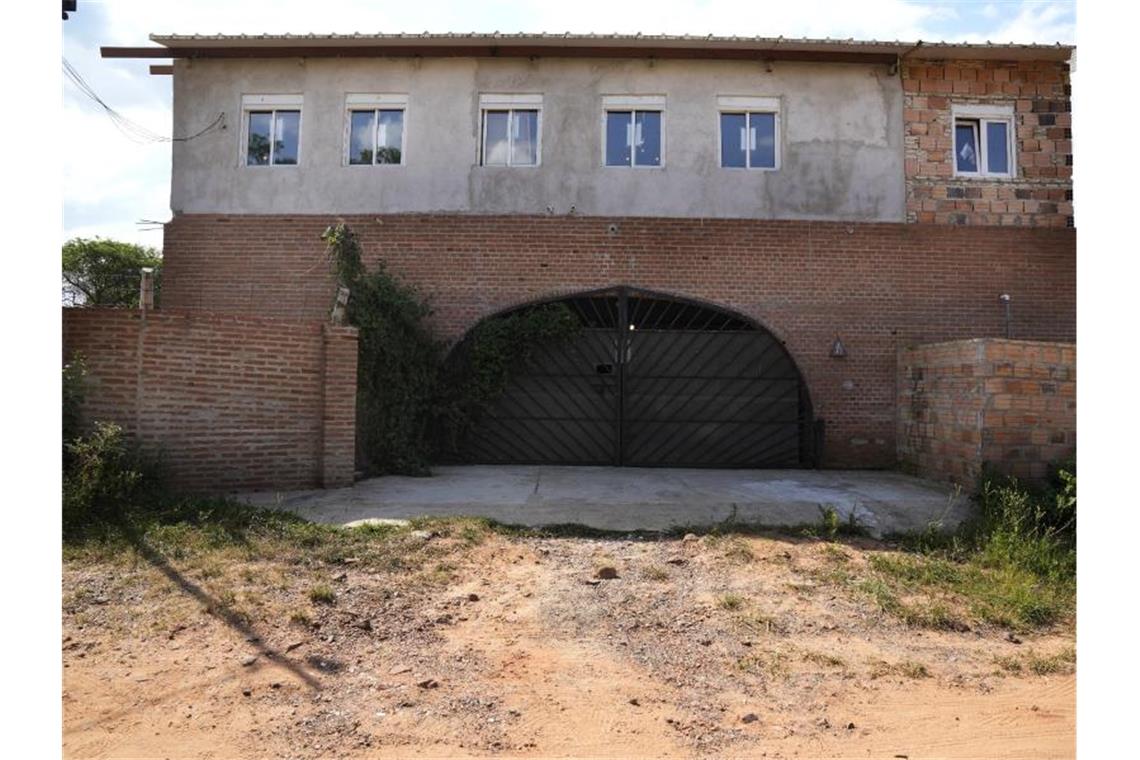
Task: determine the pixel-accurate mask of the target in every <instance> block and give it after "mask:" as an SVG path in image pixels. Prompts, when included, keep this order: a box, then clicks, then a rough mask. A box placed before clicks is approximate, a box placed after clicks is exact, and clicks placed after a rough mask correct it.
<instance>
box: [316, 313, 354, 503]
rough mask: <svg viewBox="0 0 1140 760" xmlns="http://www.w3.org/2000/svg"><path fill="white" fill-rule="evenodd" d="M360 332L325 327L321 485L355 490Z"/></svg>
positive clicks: (350, 328)
mask: <svg viewBox="0 0 1140 760" xmlns="http://www.w3.org/2000/svg"><path fill="white" fill-rule="evenodd" d="M356 352H357V329H356V328H355V327H341V326H337V325H328V324H326V325H325V326H324V356H325V361H324V377H323V387H324V411H323V415H322V433H323V436H322V444H321V446H322V448H321V485H323V486H324V487H325V488H343V487H345V486H351V485H352V480H353V473H354V471H355V469H356V467H355V464H356V462H355V460H356Z"/></svg>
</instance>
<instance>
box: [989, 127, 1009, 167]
mask: <svg viewBox="0 0 1140 760" xmlns="http://www.w3.org/2000/svg"><path fill="white" fill-rule="evenodd" d="M1007 129H1008V125H1007V124H1006V123H1005V122H1003V121H987V122H986V163H987V164H988V166H987V167H986V170H987V171H989V172H992V173H994V174H1009V139H1008V137H1007V134H1008V133H1007Z"/></svg>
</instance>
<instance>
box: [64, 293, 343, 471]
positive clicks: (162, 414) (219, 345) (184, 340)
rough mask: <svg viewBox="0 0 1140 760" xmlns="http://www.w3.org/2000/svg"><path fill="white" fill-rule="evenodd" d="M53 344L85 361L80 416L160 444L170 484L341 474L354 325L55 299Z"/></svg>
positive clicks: (155, 447)
mask: <svg viewBox="0 0 1140 760" xmlns="http://www.w3.org/2000/svg"><path fill="white" fill-rule="evenodd" d="M63 346H64V352H65V356H67V357H70V356H73V355H76V354H80V355H82V356H83V358H84V361H85V362H86V365H87V369H88V376H87V382H86V399H85V402H84V407H83V417H84V419H85V420H86V421H87V422H93V421H95V420H105V421H113V422H117V423H119V424H120V425H122V426H123V427H124V429H125V430H126V431H127V432H128V433H129V434H130V435H131V436H132V437H133V438H134V439H135V440H137V441H139V442H140V444H141V445H142V446H143V447H144V448H145V449H148V450H151V451H158V452H161V454H162V457H163V461H164V463H165V467H166V469H167V470H168V473H169V476H170V479H171V485H172V486H173V487H175V488H178V489H184V490H189V491H226V490H233V489H258V488H278V489H287V488H307V487H314V486H321V485H325V486H340V485H350V484H351V483H352V473H353V440H354V434H355V428H354V407H355V397H356V331H355V329H354V328H347V327H332V326H330V325H322V324H321V323H320V322H317V321H313V320H304V321H302V320H301V319H288V320H287V319H268V318H264V317H254V316H237V315H219V314H212V313H206V312H197V313H176V312H170V311H162V312H149V313H147V315H146V317H145V319H144V318H143V316H142V314H141V312H138V311H135V310H127V309H64V310H63ZM345 378H349V380H348V381H346V380H345Z"/></svg>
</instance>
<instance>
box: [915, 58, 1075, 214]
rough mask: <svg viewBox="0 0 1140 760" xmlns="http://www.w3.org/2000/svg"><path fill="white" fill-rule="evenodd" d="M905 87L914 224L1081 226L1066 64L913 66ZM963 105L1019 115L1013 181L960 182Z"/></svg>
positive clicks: (931, 63) (947, 63)
mask: <svg viewBox="0 0 1140 760" xmlns="http://www.w3.org/2000/svg"><path fill="white" fill-rule="evenodd" d="M902 85H903V122H904V129H903V142H904V146H905V148H904V149H905V167H906V195H907V221H909V222H923V223H934V224H971V225H973V224H988V225H998V224H1001V225H1025V226H1044V227H1064V226H1072V225H1073V184H1072V176H1073V134H1072V113H1071V110H1072V109H1071V105H1070V92H1071V90H1070V85H1069V66H1068V64H1065V63H1056V62H1052V61H923V60H910V59H907V60H906V61H905V62H904V65H903V66H902ZM955 104H961V105H966V104H1008V105H1011V106H1013V107H1014V122H1015V129H1016V152H1015V154H1016V164H1017V175H1016V176H1015V177H1013V178H1010V179H1001V180H992V179H984V180H983V179H977V178H955V177H954V162H953V158H954V157H953V151H954V141H953V123H952V121H953V120H952V117H951V106H952V105H955Z"/></svg>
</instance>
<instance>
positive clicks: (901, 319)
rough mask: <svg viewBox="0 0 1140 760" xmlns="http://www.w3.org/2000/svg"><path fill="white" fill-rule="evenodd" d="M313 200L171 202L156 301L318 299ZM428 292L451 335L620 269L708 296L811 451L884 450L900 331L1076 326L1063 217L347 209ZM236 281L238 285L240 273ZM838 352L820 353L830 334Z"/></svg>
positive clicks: (370, 257) (373, 252)
mask: <svg viewBox="0 0 1140 760" xmlns="http://www.w3.org/2000/svg"><path fill="white" fill-rule="evenodd" d="M335 221H336V219H335V218H333V217H326V216H228V217H227V216H213V215H181V216H177V217H175V218H174V220H172V221H171V222H170V223H169V224H168V225H167V227H166V245H165V255H166V263H165V266H164V273H163V278H164V284H163V299H164V304H165V305H166V306H167V307H170V308H178V309H198V308H202V309H215V310H222V311H232V312H244V313H254V314H272V315H278V316H282V317H288V318H311V319H317V318H320V317H321V316H322V315H324V314H326V313H327V309H328V306H329V304H330V303H331V298H332V279H331V276H330V275H329V272H328V267H327V264H326V263H325V258H324V257H325V253H324V245H323V244H322V243H321V241H320V239H319V238H320V234H321V232H322V231H323V230H324V229H325V227H326V226H327V225H328V224H330V223H333V222H335ZM344 221H346V222H347V223H348V224H349V225H350V226H352V228H353V229H354V230H356V231H357V233H358V234H359V235H360V237H361V241H362V245H363V247H364V251H365V257H366V261H367V262H368V264H369V266H375V264H376V263H377V262H378V261H379V260H380V259H383V260H384V261H385V262H387V265H388V266H389V268H390V269H391V270H392V271H393V272H395V273H396V274H398V275H399V276H401V277H402V278H404V279H405V280H407V281H409V282H411V283H413V284H415V285H417V286H419V287H420V288H421V289H422V290H423V291H424V293H425V294H427V295H428V296H429V297H430V298H431V300H432V303H433V304H434V307H435V310H436V313H435V316H434V319H435V326H436V327H437V328H438V331H439V332H440V333H441V334H442V335H443V336H445V337H447V338H451V339H455V338H458V337H459V336H460V335H462V334H463V332H464V331H466V330H468V329H469V328H470V327H472V326H473V325H474V324H475V323H476V322H477V321H478V320H479V319H481V318H483V317H486V316H488V315H490V314H493V313H495V312H497V311H500V310H502V309H504V308H507V307H510V306H512V305H516V304H519V303H522V302H525V301H529V300H533V299H539V298H547V297H553V296H556V295H557V294H560V293H563V294H564V293H571V292H577V291H582V290H590V289H596V288H603V287H608V286H612V285H619V284H624V285H630V286H635V287H642V288H647V289H651V290H657V291H663V292H666V293H672V294H676V295H680V296H686V297H690V298H696V299H701V300H705V301H709V302H712V303H715V304H721V305H724V306H727V307H729V308H732V309H736V310H737V311H740V312H743V313H744V314H747V315H749V316H751V317H753V318H754V319H756V320H758V321H759V322H760V323H761V324H763V325H765V326H766V327H768V328H769V329H770V330H772V332H774V333H775V334H776V335H777V337H779V338H780V339H782V340H784V341H785V342H786V345H787V347H788V349H789V351H790V353H791V355H792V357H793V358H794V359H795V360H796V362H797V363H798V364H799V366H800V369H801V371H802V372H803V374H804V377H805V380H806V382H807V384H808V387H809V390H810V393H811V397H812V401H813V403H814V405H815V412H816V414H817V416H819V417H822V418H823V419H825V420H826V427H827V431H826V439H825V443H824V451H823V461H824V463H825V464H826V465H828V466H852V467H892V466H894V464H895V400H896V399H895V396H896V393H895V376H896V352H897V349H898V347H899V346H901V345H909V344H912V343H916V342H926V341H937V340H949V339H954V338H972V337H978V336H986V335H1002V334H1003V333H1004V322H1003V311H1002V307H1001V304H1000V303H999V301H998V296H999V294H1001V293H1003V292H1004V293H1010V294H1011V295H1012V296H1013V322H1012V327H1013V331H1014V332H1013V334H1014V335H1015V336H1018V337H1024V338H1033V339H1041V340H1074V339H1075V337H1076V307H1075V303H1076V295H1075V231H1074V230H1070V229H1028V228H995V227H946V226H934V225H921V224H916V225H905V224H844V223H825V222H797V221H764V220H744V219H736V220H729V219H718V220H708V219H675V218H671V219H662V218H632V217H614V218H600V217H567V216H558V217H547V216H499V217H492V216H469V215H458V214H424V215H384V216H375V215H369V216H352V217H347V218H345V219H344ZM247 283H248V284H247ZM836 336H839V337H841V338H842V340H843V342H844V344H845V345H846V347H847V349H848V357H847V358H846V359H842V360H837V359H832V358H829V356H828V352H829V349H830V347H831V344H832V342H833V341H834V339H835V337H836Z"/></svg>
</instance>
